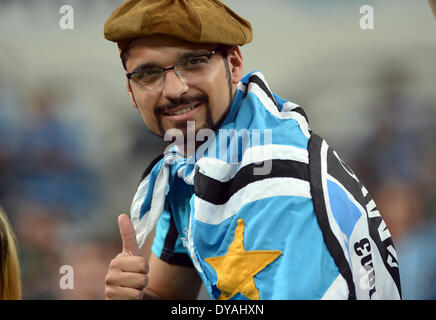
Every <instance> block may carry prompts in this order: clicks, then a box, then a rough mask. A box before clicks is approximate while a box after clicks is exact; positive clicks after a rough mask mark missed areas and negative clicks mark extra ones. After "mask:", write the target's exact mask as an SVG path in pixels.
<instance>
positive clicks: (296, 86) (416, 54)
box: [0, 0, 436, 299]
mask: <svg viewBox="0 0 436 320" xmlns="http://www.w3.org/2000/svg"><path fill="white" fill-rule="evenodd" d="M224 2H225V3H226V4H228V5H229V6H230V7H231V8H233V9H234V10H235V11H236V12H238V13H239V14H241V15H242V16H243V17H245V18H246V19H248V20H249V21H250V22H251V23H252V25H253V29H254V41H253V42H252V43H251V44H249V45H247V46H245V47H242V48H241V49H242V53H243V56H244V62H245V71H246V72H249V71H253V70H260V71H261V72H262V73H263V74H264V75H265V77H266V79H267V80H268V82H269V85H270V87H271V88H272V90H273V91H275V92H276V93H278V94H279V95H281V96H283V97H285V98H287V99H290V100H292V101H293V102H295V103H297V104H300V105H302V106H303V107H304V109H305V111H306V113H307V114H308V116H309V121H310V126H311V128H312V129H313V130H314V131H315V132H317V133H318V134H320V135H321V136H323V137H324V138H326V140H327V141H328V142H329V144H330V145H331V146H332V147H334V148H335V149H336V150H337V152H338V153H339V154H340V155H341V156H342V158H343V159H344V160H345V161H346V162H347V163H348V164H349V165H350V166H351V167H352V168H353V169H354V171H355V173H356V174H357V176H358V177H359V178H360V179H361V180H362V182H363V183H364V185H365V186H366V187H367V189H368V190H369V191H370V193H371V194H372V196H373V198H374V199H375V202H376V204H377V207H378V208H379V210H380V213H381V215H382V216H383V217H384V219H385V221H386V224H387V225H388V227H389V229H390V231H391V234H392V236H393V239H394V243H395V245H396V249H397V255H398V259H399V264H400V275H401V280H402V286H403V297H404V298H405V299H436V250H434V247H433V245H434V243H435V241H436V223H435V221H436V197H435V195H436V139H435V136H436V63H435V57H436V36H435V35H436V32H435V31H436V20H435V18H434V17H433V16H432V14H431V12H430V9H429V7H428V4H427V2H426V1H424V0H420V1H409V0H385V1H378V2H376V1H370V0H365V1H364V0H362V1H346V0H331V1H323V0H310V1H308V0H292V1H291V0H273V1H268V2H267V1H262V0H250V1H248V0H224ZM248 2H249V3H250V4H249V5H248ZM119 3H121V1H115V0H107V1H85V0H75V1H74V0H68V1H56V0H45V1H38V2H36V1H25V0H15V1H6V0H0V47H1V48H2V50H0V206H2V207H3V208H4V209H5V211H6V213H7V215H8V217H9V219H10V221H11V224H12V227H13V229H14V231H15V233H16V236H17V240H18V250H19V257H20V264H21V269H22V270H21V271H22V281H23V298H24V299H102V298H104V277H105V274H106V271H107V268H108V264H109V261H110V260H111V259H112V258H113V257H114V256H115V255H116V254H117V253H118V252H119V251H120V250H121V241H120V237H119V233H118V226H117V219H116V217H117V216H118V215H119V214H120V213H123V212H126V213H128V212H129V208H130V203H131V200H132V197H133V195H134V193H135V190H136V187H137V183H138V182H139V179H140V177H141V174H142V171H143V170H144V168H145V167H146V166H147V164H148V163H149V162H150V161H151V159H153V158H154V157H155V156H156V155H157V154H158V153H159V152H161V151H162V150H163V148H164V145H163V143H162V142H161V141H159V140H158V139H157V138H156V137H154V136H153V135H151V134H150V133H149V131H148V130H147V129H146V127H145V125H144V124H143V122H142V120H141V118H140V116H139V113H138V112H137V111H136V110H135V109H134V108H132V107H131V106H130V104H129V100H128V96H127V94H126V93H125V82H124V78H123V70H122V65H121V62H120V60H119V57H118V51H117V48H116V45H115V44H113V43H110V42H108V41H106V40H104V38H103V25H104V22H105V20H106V19H107V17H108V16H109V15H110V14H111V12H112V11H113V10H114V9H115V8H116V6H117V5H118V4H119ZM64 4H69V5H71V6H72V7H73V9H74V29H72V30H62V29H61V28H60V27H59V20H60V18H61V16H62V14H60V13H59V9H60V7H61V6H62V5H64ZM365 4H368V5H371V6H373V8H374V14H375V16H374V18H375V20H374V22H375V25H374V29H373V30H362V29H360V27H359V21H360V18H361V17H362V14H361V13H359V9H360V7H361V6H362V5H365ZM63 265H70V266H72V267H73V270H74V289H73V290H69V289H62V288H61V287H60V285H59V281H60V278H61V277H62V274H60V273H59V270H60V268H61V266H63ZM201 297H202V298H205V296H201Z"/></svg>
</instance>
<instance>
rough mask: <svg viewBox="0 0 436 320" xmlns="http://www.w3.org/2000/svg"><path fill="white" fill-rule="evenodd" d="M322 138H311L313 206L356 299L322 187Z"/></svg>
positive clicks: (310, 170) (326, 240)
mask: <svg viewBox="0 0 436 320" xmlns="http://www.w3.org/2000/svg"><path fill="white" fill-rule="evenodd" d="M322 141H323V140H322V138H321V137H319V136H318V135H316V134H312V136H311V138H310V139H309V144H308V151H309V164H310V165H309V177H310V193H311V195H312V201H313V206H314V208H315V213H316V218H317V220H318V224H319V226H320V227H321V231H322V234H323V237H324V241H325V243H326V246H327V248H328V250H329V251H330V254H331V255H332V257H333V259H334V261H335V263H336V265H337V267H338V269H339V272H340V273H341V275H342V276H343V277H344V279H345V281H347V284H348V289H349V291H350V292H349V296H348V298H349V299H351V300H355V299H356V289H355V286H354V282H353V275H352V272H351V268H350V265H349V264H348V261H347V259H346V257H345V255H344V252H343V250H342V247H341V245H340V243H339V241H338V239H337V238H336V236H335V235H334V233H333V231H332V230H331V228H330V224H329V221H328V216H327V209H326V204H325V202H324V191H323V188H322V175H321V144H322Z"/></svg>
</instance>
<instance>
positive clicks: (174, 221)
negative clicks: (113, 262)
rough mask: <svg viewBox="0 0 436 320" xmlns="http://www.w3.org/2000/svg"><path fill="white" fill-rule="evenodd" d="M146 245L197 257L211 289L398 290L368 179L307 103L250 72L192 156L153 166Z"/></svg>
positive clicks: (249, 293)
mask: <svg viewBox="0 0 436 320" xmlns="http://www.w3.org/2000/svg"><path fill="white" fill-rule="evenodd" d="M131 218H132V222H133V225H134V226H135V230H136V233H137V240H138V244H139V245H140V246H142V245H143V243H144V241H145V239H146V237H147V236H148V234H149V233H150V232H151V231H152V230H153V229H154V228H155V227H156V236H155V240H154V244H153V247H152V251H153V253H154V254H155V255H156V256H158V257H159V258H160V259H162V260H164V261H167V262H168V263H174V264H179V265H193V266H194V267H195V268H196V269H197V271H198V274H199V275H200V277H201V279H202V280H203V283H204V285H205V287H206V289H207V291H208V292H209V295H210V296H211V298H213V299H400V298H401V290H400V283H399V271H398V262H397V257H396V253H395V249H394V246H393V243H392V239H391V236H390V234H389V231H388V230H387V228H386V225H385V223H384V222H383V219H382V218H381V216H380V214H379V212H378V211H377V208H376V206H375V203H374V201H373V200H372V199H371V197H370V196H369V193H368V191H367V190H366V189H365V188H364V187H363V186H362V185H361V184H360V182H359V180H358V179H357V177H356V175H355V174H354V173H353V172H352V171H351V169H349V167H348V166H347V165H346V164H345V163H344V162H343V161H342V160H341V159H340V158H339V156H338V155H337V153H336V152H335V151H334V150H332V149H331V148H330V147H329V146H328V145H327V143H326V142H325V141H324V140H323V139H322V138H321V137H319V136H318V135H316V134H315V133H313V132H312V131H311V130H310V129H309V126H308V122H307V118H306V115H305V113H304V111H303V109H302V108H301V107H300V106H298V105H296V104H294V103H292V102H289V101H286V100H285V99H283V98H281V97H279V96H278V95H276V94H274V93H272V92H271V91H270V89H269V87H268V84H267V82H266V81H265V79H264V77H263V75H262V74H261V73H259V72H253V73H250V74H248V75H246V76H245V77H244V78H243V79H242V81H241V83H240V84H239V86H238V90H237V92H236V95H235V98H234V100H233V103H232V106H231V108H230V111H229V113H228V115H227V117H226V119H225V120H224V122H223V124H222V126H221V128H220V129H219V130H217V131H216V132H215V136H214V137H212V138H211V137H209V139H208V140H207V142H206V143H204V145H202V146H201V147H200V148H199V149H198V150H197V152H196V154H194V155H192V156H191V157H189V158H184V157H183V156H182V155H181V154H180V153H179V152H178V151H177V148H171V149H170V151H169V152H167V153H166V154H163V155H161V156H159V157H158V158H156V159H155V160H154V161H153V162H152V163H151V164H150V165H149V167H148V168H147V170H146V171H145V172H144V175H143V177H142V180H141V182H140V184H139V186H138V190H137V192H136V194H135V197H134V199H133V202H132V206H131Z"/></svg>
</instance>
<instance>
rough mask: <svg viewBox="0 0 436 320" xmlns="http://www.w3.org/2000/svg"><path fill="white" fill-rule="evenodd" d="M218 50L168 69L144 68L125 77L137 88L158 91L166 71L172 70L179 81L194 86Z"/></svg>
mask: <svg viewBox="0 0 436 320" xmlns="http://www.w3.org/2000/svg"><path fill="white" fill-rule="evenodd" d="M218 52H219V51H218V49H216V50H213V51H211V52H209V53H206V54H201V55H198V56H196V57H194V58H190V59H188V60H186V61H184V62H181V63H177V64H175V65H173V66H172V67H168V68H146V69H141V70H137V71H134V72H130V73H127V74H126V76H127V78H128V79H129V80H132V82H134V83H135V84H136V85H137V86H138V87H139V88H141V89H146V90H147V91H160V90H162V88H163V85H164V83H165V77H166V73H167V71H170V70H174V72H175V74H176V75H177V76H178V77H179V79H180V80H182V81H184V82H188V83H190V84H195V83H198V82H200V81H201V80H202V79H203V78H204V77H205V76H206V75H207V70H208V69H209V66H210V65H209V60H210V59H211V58H212V56H213V55H215V54H216V53H218Z"/></svg>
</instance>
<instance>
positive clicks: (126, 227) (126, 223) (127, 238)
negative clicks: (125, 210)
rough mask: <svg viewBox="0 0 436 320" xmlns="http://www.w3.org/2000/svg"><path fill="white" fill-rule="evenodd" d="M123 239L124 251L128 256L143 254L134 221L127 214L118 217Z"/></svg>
mask: <svg viewBox="0 0 436 320" xmlns="http://www.w3.org/2000/svg"><path fill="white" fill-rule="evenodd" d="M118 226H119V228H120V234H121V240H123V253H125V254H126V255H128V256H141V252H140V251H139V248H138V243H137V242H136V232H135V228H134V227H133V224H132V222H131V221H130V219H129V217H128V216H127V215H126V214H122V215H120V216H119V217H118Z"/></svg>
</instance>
